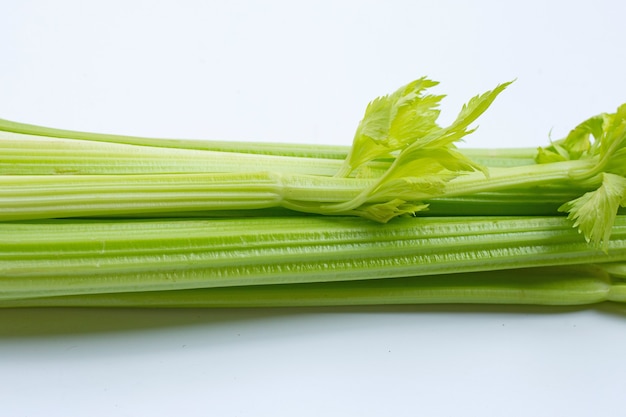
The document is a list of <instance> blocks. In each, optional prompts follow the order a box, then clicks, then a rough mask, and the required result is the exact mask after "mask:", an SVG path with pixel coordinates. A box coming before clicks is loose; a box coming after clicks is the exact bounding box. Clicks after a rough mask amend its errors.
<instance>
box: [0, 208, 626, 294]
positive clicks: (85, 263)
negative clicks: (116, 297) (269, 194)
mask: <svg viewBox="0 0 626 417" xmlns="http://www.w3.org/2000/svg"><path fill="white" fill-rule="evenodd" d="M613 232H614V233H613V237H612V240H611V241H610V242H609V250H608V252H606V253H605V252H602V251H600V250H599V249H595V248H593V247H590V245H588V244H587V243H586V242H584V241H581V239H580V236H579V235H578V233H577V232H576V231H575V230H573V229H572V228H571V226H570V224H569V223H568V221H567V220H566V219H564V218H541V217H531V218H489V217H487V218H466V219H446V218H443V219H439V218H419V219H398V220H397V221H394V222H393V223H391V224H387V225H378V224H370V222H368V221H366V220H362V219H354V218H333V217H330V218H326V217H311V218H279V219H270V218H261V219H235V220H230V219H222V220H204V221H200V220H193V221H189V220H178V221H171V220H170V221H166V220H158V221H149V220H141V221H83V222H80V221H49V222H24V223H4V224H0V233H1V234H2V236H3V237H4V239H3V243H2V245H1V246H0V253H1V254H2V255H1V256H0V297H1V298H3V299H12V298H22V297H24V298H26V297H41V296H45V295H69V294H86V293H98V292H125V291H152V290H172V289H189V288H199V287H218V286H242V285H261V284H263V285H267V284H278V283H304V282H320V281H337V280H360V279H380V278H393V277H401V276H412V275H430V274H445V273H453V272H471V271H478V270H483V271H486V270H496V269H511V268H519V267H522V266H542V265H567V264H576V263H585V262H609V261H622V260H626V218H622V217H619V218H618V221H617V222H616V224H615V226H614V231H613Z"/></svg>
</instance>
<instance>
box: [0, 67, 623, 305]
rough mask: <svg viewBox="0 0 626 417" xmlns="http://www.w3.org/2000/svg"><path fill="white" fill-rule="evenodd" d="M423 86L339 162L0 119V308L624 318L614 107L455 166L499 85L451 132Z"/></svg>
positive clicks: (371, 125)
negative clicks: (529, 311)
mask: <svg viewBox="0 0 626 417" xmlns="http://www.w3.org/2000/svg"><path fill="white" fill-rule="evenodd" d="M436 84H437V83H436V82H434V81H431V80H429V79H427V78H420V79H418V80H416V81H413V82H411V83H409V84H407V85H405V86H403V87H401V88H400V89H398V90H397V91H396V92H394V93H392V94H389V95H387V96H383V97H379V98H377V99H375V100H374V101H372V102H371V103H370V104H369V105H368V106H367V108H366V111H365V115H364V117H363V119H362V120H361V122H360V123H359V124H358V127H357V129H356V133H355V136H354V141H353V145H352V147H349V148H348V147H339V146H312V145H292V144H272V143H255V144H251V143H250V144H248V143H229V142H219V141H188V140H165V139H150V138H136V137H127V136H117V135H105V134H95V133H85V132H75V131H66V130H59V129H53V128H46V127H39V126H34V125H27V124H21V123H15V122H10V121H6V120H0V154H1V155H2V158H0V236H2V239H0V306H4V307H11V306H16V307H17V306H64V305H74V306H95V305H101V306H167V307H176V306H207V307H209V306H213V307H217V306H286V305H290V306H300V305H355V304H381V303H384V304H389V303H450V302H453V303H513V304H516V303H521V304H565V305H574V304H586V303H595V302H601V301H605V300H610V301H618V302H625V301H626V290H625V287H624V281H625V280H626V273H625V269H626V267H625V266H624V265H626V215H625V214H624V212H625V210H624V208H625V207H626V105H622V106H620V107H619V108H618V109H617V111H616V112H615V113H611V114H608V113H606V114H600V115H598V116H594V117H592V118H590V119H588V120H586V121H584V122H583V123H581V124H580V125H578V126H576V127H575V128H574V129H573V130H572V131H571V132H570V133H569V134H568V135H567V136H566V137H565V138H563V139H561V140H557V141H555V142H553V143H551V144H549V145H548V146H546V147H544V148H539V149H524V148H518V149H508V150H507V149H476V150H472V149H460V148H458V147H457V145H458V143H459V142H460V141H461V140H463V139H464V138H465V137H466V136H467V135H468V134H470V133H472V132H473V131H474V129H473V128H472V127H471V126H472V124H473V123H474V122H475V121H476V120H477V118H478V117H479V116H480V115H481V114H482V113H483V112H485V111H486V110H487V108H488V107H489V106H490V105H491V104H492V103H493V102H494V100H495V99H496V97H497V96H498V95H499V94H500V93H501V92H502V91H503V90H504V89H505V88H507V87H508V86H509V85H510V83H504V84H501V85H498V86H497V87H496V88H495V89H493V90H492V91H488V92H486V93H484V94H482V95H478V96H476V97H474V98H472V99H471V100H469V101H468V103H467V104H466V105H464V106H463V108H462V109H461V110H460V112H459V114H458V116H457V118H456V119H454V121H453V122H452V123H451V124H450V125H449V126H445V127H442V126H440V125H439V124H438V118H439V109H438V106H439V103H440V101H441V100H442V98H443V96H441V95H433V94H430V93H429V91H430V89H431V88H432V87H434V86H435V85H436ZM446 216H447V217H446ZM372 220H374V221H372Z"/></svg>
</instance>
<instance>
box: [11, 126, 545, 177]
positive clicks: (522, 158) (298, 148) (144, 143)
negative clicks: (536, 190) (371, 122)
mask: <svg viewBox="0 0 626 417" xmlns="http://www.w3.org/2000/svg"><path fill="white" fill-rule="evenodd" d="M0 132H3V134H2V135H0V145H2V141H6V142H9V141H13V142H14V146H15V147H19V146H20V145H25V146H28V141H31V142H32V141H33V140H34V139H36V138H39V139H42V138H47V139H48V140H47V141H46V142H44V143H46V144H53V143H55V142H58V143H59V144H64V145H65V146H66V147H67V148H66V150H67V151H72V152H77V151H83V152H85V151H86V150H87V155H89V153H88V150H89V149H95V150H97V149H102V148H99V147H98V146H99V144H92V147H91V148H89V147H88V146H87V144H85V143H84V142H104V143H108V144H109V145H112V144H122V145H131V147H119V148H118V149H120V150H121V151H122V152H120V154H121V155H126V156H127V157H132V156H136V155H137V153H138V152H139V153H140V152H142V151H145V152H147V153H150V152H151V150H149V149H146V148H148V147H156V148H167V149H170V150H172V149H173V150H195V151H213V152H220V153H221V152H231V153H237V154H254V155H274V156H289V157H296V158H311V159H323V160H329V159H330V160H336V161H337V167H339V166H340V165H341V162H343V160H344V159H345V158H346V156H347V155H348V153H349V151H350V146H346V145H324V144H311V143H304V144H302V143H277V142H259V141H250V142H242V141H216V140H206V139H171V138H146V137H138V136H124V135H113V134H103V133H91V132H79V131H74V130H66V129H56V128H50V127H44V126H37V125H32V124H26V123H20V122H15V121H10V120H5V119H0ZM57 146H58V145H57ZM102 146H104V145H103V144H102ZM33 148H35V147H28V148H24V150H25V151H28V152H33V151H35V150H36V149H33ZM81 148H82V149H81ZM104 149H107V148H104ZM108 149H111V148H108ZM113 149H115V147H113ZM124 150H126V151H127V152H124ZM462 152H463V153H465V154H467V155H468V156H470V157H471V158H472V159H474V160H476V161H478V162H479V163H481V164H484V165H487V166H491V165H495V166H509V165H530V164H533V163H534V160H535V157H536V154H537V149H536V148H498V149H485V148H467V149H462ZM51 156H54V157H57V156H58V155H51ZM66 157H68V156H67V155H66ZM143 157H144V156H143V155H142V158H143ZM68 160H69V161H73V160H74V159H73V158H68V159H66V160H65V161H68ZM63 161H64V160H60V162H63ZM329 163H330V162H329ZM86 168H87V167H85V169H86ZM114 168H115V167H112V169H114ZM136 168H137V170H138V171H137V172H136V173H147V172H146V171H143V170H142V169H145V167H143V166H142V165H139V164H138V166H137V167H136ZM337 169H338V168H337ZM200 172H205V171H200ZM107 173H109V174H113V173H119V172H117V171H115V172H114V171H110V172H107ZM310 173H312V172H310ZM333 174H334V172H333Z"/></svg>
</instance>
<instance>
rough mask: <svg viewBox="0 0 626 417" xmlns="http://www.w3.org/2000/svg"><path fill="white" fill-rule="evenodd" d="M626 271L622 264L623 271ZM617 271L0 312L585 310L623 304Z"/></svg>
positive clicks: (372, 283) (84, 301)
mask: <svg viewBox="0 0 626 417" xmlns="http://www.w3.org/2000/svg"><path fill="white" fill-rule="evenodd" d="M624 265H626V264H620V266H621V267H622V269H623V268H624ZM615 267H616V266H615V265H606V264H598V265H572V266H561V267H554V266H553V267H541V268H523V269H512V270H505V271H502V270H498V271H483V272H468V273H459V274H445V275H436V276H433V275H429V276H421V277H409V278H393V279H375V280H361V281H338V282H322V283H308V284H280V285H252V286H243V287H221V288H205V289H203V288H200V289H192V290H170V291H143V292H123V293H100V294H87V295H74V296H60V297H42V298H28V299H19V300H11V301H3V302H1V303H0V307H55V306H57V307H152V308H154V307H213V308H215V307H304V306H314V307H318V306H355V305H358V306H362V305H381V304H385V305H390V304H444V303H445V304H539V305H568V306H571V305H583V304H594V303H600V302H603V301H615V302H626V275H624V273H623V272H622V274H621V275H617V274H611V273H610V272H611V270H612V269H615Z"/></svg>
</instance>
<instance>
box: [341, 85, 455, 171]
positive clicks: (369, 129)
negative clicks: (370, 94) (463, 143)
mask: <svg viewBox="0 0 626 417" xmlns="http://www.w3.org/2000/svg"><path fill="white" fill-rule="evenodd" d="M437 84H438V82H436V81H432V80H429V79H427V78H425V77H422V78H420V79H417V80H415V81H413V82H411V83H409V84H407V85H405V86H403V87H401V88H399V89H398V90H397V91H395V92H394V93H392V94H389V95H386V96H383V97H378V98H376V99H375V100H373V101H372V102H370V103H369V104H368V106H367V108H366V110H365V115H364V116H363V119H362V120H361V122H360V123H359V125H358V127H357V130H356V133H355V136H354V140H353V144H352V148H351V150H350V153H349V155H348V157H347V158H346V160H345V162H344V166H343V168H342V169H341V170H340V172H339V173H338V174H337V176H347V175H349V174H350V173H351V172H352V171H354V170H355V169H357V168H359V167H361V166H362V165H364V164H366V163H367V162H370V161H372V160H374V159H376V158H382V157H389V156H391V155H392V153H393V152H395V151H398V150H401V149H403V148H404V147H406V146H407V145H408V144H410V143H411V142H412V141H414V140H415V139H416V138H419V137H422V136H424V135H426V134H428V133H430V132H432V131H434V130H437V129H439V126H438V125H437V118H438V117H439V110H438V106H439V103H440V101H441V99H442V98H443V96H436V95H427V94H425V91H426V90H427V89H428V88H431V87H434V86H436V85H437Z"/></svg>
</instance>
